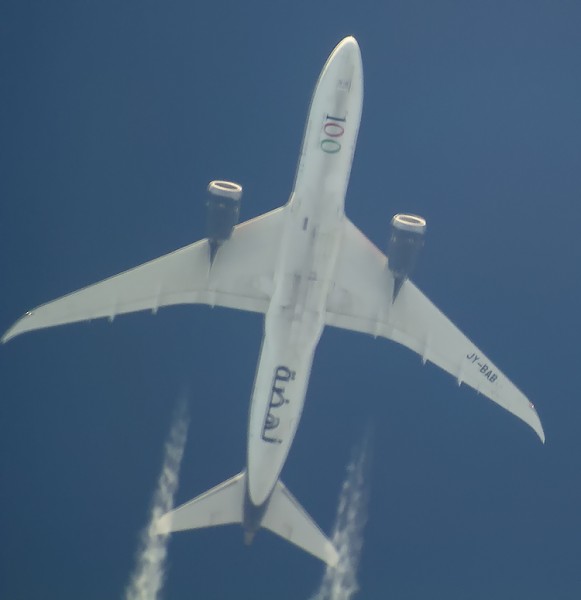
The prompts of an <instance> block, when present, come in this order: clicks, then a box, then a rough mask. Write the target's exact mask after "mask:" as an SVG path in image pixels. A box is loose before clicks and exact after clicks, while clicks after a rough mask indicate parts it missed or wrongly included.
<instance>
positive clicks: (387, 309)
mask: <svg viewBox="0 0 581 600" xmlns="http://www.w3.org/2000/svg"><path fill="white" fill-rule="evenodd" d="M392 290H393V277H392V275H391V273H390V271H389V270H388V268H387V258H386V256H385V255H384V254H383V253H382V252H381V251H380V250H378V248H377V247H376V246H374V245H373V244H372V242H370V241H369V240H368V239H367V238H366V237H365V235H364V234H363V233H361V231H360V230H359V229H358V228H357V227H356V226H355V225H354V224H353V223H351V221H349V220H348V219H347V218H346V219H345V221H344V227H343V237H342V241H341V247H340V251H339V256H338V260H337V264H336V269H335V275H334V283H333V286H332V289H331V292H330V293H329V297H328V300H327V314H326V324H327V325H331V326H334V327H340V328H343V329H350V330H353V331H360V332H362V333H368V334H371V335H373V336H381V337H385V338H387V339H390V340H393V341H394V342H397V343H399V344H402V345H404V346H407V347H408V348H410V349H411V350H413V351H414V352H417V353H418V354H419V355H420V356H421V357H422V360H423V361H424V362H426V361H430V362H432V363H434V364H435V365H438V366H439V367H440V368H442V369H443V370H444V371H447V372H448V373H450V374H451V375H452V376H453V377H455V378H456V380H457V381H458V384H460V383H466V384H467V385H469V386H470V387H472V388H474V389H475V390H476V391H477V392H479V393H481V394H483V395H484V396H486V397H488V398H490V399H491V400H492V401H494V402H496V403H497V404H499V405H500V406H502V407H503V408H505V409H506V410H508V411H509V412H511V413H513V414H514V415H516V416H517V417H519V418H520V419H522V420H523V421H524V422H525V423H527V424H528V425H529V426H530V427H532V428H533V429H534V430H535V432H536V433H537V434H538V436H539V437H540V438H541V440H542V441H543V442H544V441H545V435H544V432H543V427H542V425H541V422H540V419H539V417H538V415H537V412H536V411H535V408H534V406H533V404H532V403H531V402H530V401H529V400H528V399H527V397H526V396H525V395H524V394H523V393H522V392H521V391H520V390H519V389H518V388H517V387H516V386H515V385H514V384H513V383H512V382H511V381H510V380H509V379H508V377H506V375H504V374H503V373H502V372H501V371H500V369H498V367H497V366H496V365H495V364H494V363H493V362H492V361H491V360H490V359H489V358H488V357H487V356H485V355H484V353H483V352H481V351H480V350H479V349H478V348H477V347H476V346H475V345H474V344H473V343H472V342H471V341H470V340H469V339H468V338H467V337H466V336H465V335H464V334H463V333H462V332H461V331H460V330H459V329H458V328H457V327H456V326H455V325H454V324H453V323H452V322H451V321H450V320H449V319H448V318H447V317H446V316H445V315H444V314H443V313H442V312H440V310H438V308H436V307H435V306H434V305H433V304H432V302H430V300H429V299H428V298H426V296H425V295H424V294H423V293H422V292H421V291H420V290H419V289H418V288H417V287H416V286H415V285H414V284H413V283H412V282H411V281H409V280H407V281H406V282H405V283H404V284H403V286H402V288H401V290H400V292H399V294H398V296H397V298H396V300H395V302H394V303H393V304H392V302H391V298H392Z"/></svg>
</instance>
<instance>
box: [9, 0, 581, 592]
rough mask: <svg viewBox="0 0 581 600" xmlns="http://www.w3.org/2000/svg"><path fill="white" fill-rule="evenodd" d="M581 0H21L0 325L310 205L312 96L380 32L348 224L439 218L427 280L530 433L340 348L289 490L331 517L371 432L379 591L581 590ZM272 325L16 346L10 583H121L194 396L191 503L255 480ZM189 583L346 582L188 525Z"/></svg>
mask: <svg viewBox="0 0 581 600" xmlns="http://www.w3.org/2000/svg"><path fill="white" fill-rule="evenodd" d="M580 19H581V6H580V5H579V3H578V2H575V1H573V0H571V1H567V0H546V1H539V0H530V1H526V2H525V1H515V0H503V1H494V0H493V1H489V2H472V1H469V2H466V1H460V0H448V1H432V0H429V1H428V0H416V1H413V0H406V1H403V0H402V1H398V2H395V1H386V2H370V1H369V2H367V1H363V2H359V3H355V2H344V1H342V0H339V1H337V2H295V3H292V4H291V3H285V2H281V3H273V2H262V1H256V2H248V3H240V2H215V3H202V2H186V1H178V0H176V1H173V2H163V3H162V2H154V1H152V0H143V1H140V2H132V1H131V2H124V3H118V2H111V1H108V0H104V1H100V2H96V1H92V0H89V1H87V2H83V3H79V2H73V1H61V2H59V3H44V2H26V1H18V2H16V1H9V0H5V1H4V2H3V3H2V4H1V5H0V97H1V98H2V104H1V106H2V110H1V111H0V152H1V159H0V197H1V202H0V273H1V275H2V281H3V293H2V296H1V301H0V319H1V322H0V329H3V330H4V329H6V328H8V326H9V325H10V324H11V323H12V322H13V321H14V320H15V319H16V318H17V317H19V316H20V315H21V314H22V313H23V312H24V311H25V310H27V309H29V308H31V307H33V306H35V305H37V304H40V303H43V302H45V301H47V300H49V299H52V298H55V297H57V296H60V295H62V294H64V293H66V292H69V291H72V290H74V289H77V288H79V287H81V286H84V285H86V284H88V283H92V282H94V281H97V280H99V279H101V278H103V277H106V276H108V275H111V274H114V273H117V272H119V271H122V270H124V269H126V268H129V267H131V266H134V265H137V264H139V263H141V262H144V261H146V260H149V259H152V258H154V257H156V256H158V255H161V254H163V253H166V252H168V251H171V250H173V249H175V248H177V247H180V246H182V245H185V244H187V243H190V242H192V241H195V240H197V239H199V238H201V237H203V236H204V216H205V215H204V206H203V199H204V190H205V186H206V185H207V182H208V181H209V180H210V179H216V178H225V179H232V180H234V181H240V182H241V183H242V184H243V185H244V187H245V196H244V199H243V206H242V215H241V216H242V218H243V219H247V218H251V217H253V216H255V215H257V214H260V213H262V212H264V211H266V210H269V209H271V208H274V207H276V206H278V205H281V204H283V203H285V202H286V200H287V199H288V196H289V193H290V190H291V186H292V182H293V178H294V172H295V167H296V161H297V157H298V152H299V148H300V142H301V137H302V133H303V127H304V120H305V118H306V112H307V108H308V104H309V99H310V95H311V92H312V89H313V86H314V84H315V81H316V78H317V75H318V73H319V71H320V69H321V67H322V65H323V63H324V61H325V59H326V57H327V56H328V54H329V53H330V51H331V50H332V48H333V47H334V46H335V44H336V43H337V42H338V41H339V40H340V39H341V38H342V37H344V36H345V35H349V34H352V35H355V36H356V37H357V39H358V41H359V44H360V47H361V52H362V56H363V67H364V77H365V102H364V108H363V120H362V124H361V129H360V135H359V142H358V148H357V152H356V156H355V163H354V167H353V171H352V178H351V183H350V187H349V191H348V195H347V199H346V212H347V214H348V216H349V217H350V218H351V219H352V220H353V221H354V222H355V224H356V225H357V226H359V227H360V228H361V229H362V230H363V231H364V232H365V233H366V234H367V235H368V236H369V237H370V239H372V240H373V241H374V242H375V243H376V244H377V245H378V246H380V247H382V248H384V247H385V244H386V240H387V234H388V226H389V221H390V219H391V217H392V215H393V214H394V213H396V212H401V211H406V212H415V213H418V214H421V215H423V216H425V217H426V219H427V221H428V228H429V230H428V239H427V243H426V246H425V249H424V253H423V256H422V257H421V261H420V265H419V267H418V269H417V273H416V275H415V281H416V283H417V284H418V286H419V287H420V288H421V289H422V290H423V291H424V292H425V293H426V294H427V295H428V296H429V297H430V298H431V299H432V300H433V301H434V302H435V303H436V304H437V305H438V306H439V307H440V308H441V309H442V310H443V311H444V312H445V313H446V314H447V315H448V316H450V317H451V318H452V320H453V321H454V322H455V323H457V324H458V325H459V326H460V327H461V328H462V329H463V330H464V331H465V332H466V333H467V334H468V335H469V336H470V337H471V338H472V339H473V340H474V341H475V342H476V343H477V344H478V346H479V347H480V348H482V350H483V351H484V352H486V353H487V354H488V355H489V356H490V357H491V358H492V359H493V360H494V361H495V362H496V363H497V364H498V365H499V366H500V367H501V368H502V369H503V371H504V372H505V373H506V374H507V375H508V376H509V377H511V378H512V379H513V381H514V382H515V383H516V384H517V385H518V386H519V387H520V388H522V389H523V391H524V392H525V393H526V394H527V395H529V396H530V398H531V399H532V400H533V402H534V403H535V404H536V406H537V409H538V412H539V415H540V417H541V419H542V421H543V424H544V427H545V432H546V435H547V443H546V445H545V446H544V447H543V446H542V445H541V444H540V442H539V441H538V439H537V438H536V436H535V434H534V433H533V432H532V430H530V429H529V428H528V427H527V426H526V425H524V424H522V423H521V422H519V421H518V420H517V419H516V418H514V417H512V416H511V415H510V414H508V413H506V412H504V411H502V410H501V409H499V408H498V407H497V406H495V405H493V404H492V403H491V402H489V401H487V400H486V399H484V398H482V397H479V396H477V395H476V394H475V393H474V392H472V391H471V390H470V389H468V388H464V387H462V388H458V387H457V386H456V384H455V382H454V381H453V380H452V379H451V378H450V377H449V376H447V375H446V374H444V373H442V372H440V371H439V370H438V369H437V368H435V367H434V366H430V365H428V366H426V367H422V366H421V361H420V360H419V358H418V357H417V356H415V355H413V354H412V353H411V352H409V351H408V350H406V349H403V348H400V347H398V346H396V345H394V344H391V343H388V342H386V341H380V340H373V339H372V338H368V337H365V336H360V335H356V334H351V333H348V332H343V331H337V330H330V329H329V330H326V331H325V333H324V335H323V338H322V340H321V343H320V345H319V349H318V352H317V356H316V358H315V363H314V367H313V373H312V378H311V384H310V388H309V392H308V396H307V403H306V407H305V412H304V416H303V421H302V423H301V427H300V428H299V432H298V434H297V437H296V440H295V444H294V447H293V449H292V451H291V454H290V457H289V461H288V463H287V465H286V467H285V470H284V472H283V479H284V481H285V483H286V484H287V486H288V487H289V488H290V489H291V490H292V491H293V493H294V494H295V495H296V496H297V498H298V499H299V500H300V501H301V503H302V504H303V505H304V506H305V508H306V509H307V510H308V511H309V512H310V513H311V514H312V516H313V517H314V518H315V520H316V521H317V522H319V523H320V524H321V526H322V527H323V528H324V529H325V530H327V531H329V530H330V529H331V527H332V524H333V519H334V515H335V510H336V502H337V497H338V493H339V490H340V487H341V482H342V480H343V477H344V469H345V465H346V463H347V461H348V459H349V456H350V453H351V448H352V446H353V445H354V444H355V443H357V442H358V441H359V440H360V439H361V437H362V435H363V432H364V431H365V430H366V428H367V427H368V425H369V424H370V423H371V424H372V427H373V430H374V439H373V463H372V467H371V469H370V472H369V483H370V487H371V499H370V504H369V524H368V527H367V530H366V534H365V546H364V550H363V556H362V561H361V566H360V571H359V581H360V586H361V592H360V596H359V597H361V598H365V599H375V598H393V599H394V600H419V599H420V598H422V599H423V598H426V597H430V598H446V599H450V598H451V599H455V598H458V599H461V598H462V599H464V598H470V599H474V600H480V599H484V598H490V597H494V598H496V599H498V600H505V599H513V598H523V597H526V598H528V599H529V600H536V599H537V598H546V597H550V598H555V599H557V600H561V599H564V600H568V599H569V598H571V599H573V598H578V597H579V593H580V592H581V569H580V564H579V560H580V557H581V542H580V538H581V512H580V511H579V510H578V506H579V505H580V502H581V483H580V481H579V477H580V475H579V474H580V473H581V436H580V432H581V403H580V402H579V391H578V384H577V377H576V375H577V372H578V369H579V368H578V364H577V363H578V358H577V354H578V352H577V350H576V346H577V342H576V340H577V337H578V333H579V329H580V324H581V323H580V321H581V319H580V317H579V312H578V307H579V305H580V304H581V286H580V283H579V264H580V261H581V250H580V245H579V243H578V223H579V217H580V216H581V208H580V206H581V203H580V201H581V168H580V165H581V116H580V111H579V106H581V77H580V75H579V74H580V73H581V40H580V37H579V22H580ZM261 334H262V324H261V319H260V318H259V317H258V316H257V315H250V314H244V313H238V312H233V311H226V310H221V309H214V310H210V309H208V308H206V307H178V308H172V309H166V310H162V311H160V312H159V314H158V315H157V316H155V317H152V316H151V315H148V314H137V315H130V316H126V317H120V318H119V319H117V320H115V322H114V323H113V324H112V325H111V324H109V323H107V322H93V323H91V324H89V325H87V324H80V325H75V326H69V327H64V328H59V329H53V330H47V331H44V332H38V333H34V334H28V335H25V336H22V337H19V338H17V339H15V340H14V341H12V342H11V343H10V344H8V345H6V346H4V347H2V348H0V381H1V382H2V392H1V402H0V477H1V479H2V485H1V486H0V531H2V535H3V544H2V549H1V550H0V565H1V566H0V597H1V598H7V599H10V600H20V599H24V600H27V599H32V598H57V597H58V598H61V599H67V598H79V597H82V598H84V599H86V600H92V599H96V600H97V599H99V600H101V599H103V598H114V597H121V596H122V594H123V590H124V587H125V585H126V583H127V579H128V576H129V572H130V571H131V568H132V566H133V562H134V553H135V549H136V546H137V538H138V535H139V531H140V530H141V528H142V527H143V526H144V524H145V523H146V521H147V517H148V511H149V504H150V501H151V497H152V494H153V491H154V488H155V485H156V480H157V476H158V472H159V469H160V466H161V462H162V449H163V444H164V441H165V439H166V436H167V433H168V430H169V427H170V421H171V415H172V411H173V408H174V406H175V404H176V400H177V398H178V396H179V395H180V394H182V393H184V392H185V393H186V394H187V396H188V398H189V407H190V417H191V423H190V433H189V439H188V442H187V445H186V448H185V454H184V461H183V465H182V478H181V482H180V488H179V491H178V495H177V501H178V502H181V501H185V500H187V499H189V498H191V497H193V496H194V495H196V494H198V493H200V492H202V491H204V490H205V489H207V488H208V487H210V486H212V485H214V484H217V483H219V482H221V481H222V480H224V479H226V478H227V477H229V476H231V475H233V474H235V473H237V472H238V471H239V470H240V469H241V468H242V466H243V462H244V453H245V435H246V420H247V410H248V398H249V395H250V390H251V386H252V381H253V377H254V369H255V364H256V359H257V356H258V351H259V347H260V340H261ZM169 557H170V561H169V562H170V565H169V568H170V570H169V576H168V581H167V586H166V597H167V598H172V599H179V598H191V597H200V598H235V597H241V598H267V597H272V596H273V595H274V594H276V595H277V597H278V598H279V599H280V600H286V599H301V598H308V597H309V595H310V594H311V593H312V592H313V591H314V590H315V589H316V588H317V586H318V583H319V581H320V578H321V575H322V571H323V568H322V566H321V565H320V564H319V563H318V562H317V561H316V560H314V559H312V558H310V557H309V556H307V555H305V554H303V553H301V552H299V551H298V550H296V549H295V548H293V547H292V546H290V545H288V544H286V543H285V542H283V541H281V540H278V539H276V538H274V537H273V536H271V535H270V534H268V533H267V532H264V533H262V534H260V535H259V536H258V538H257V540H256V542H255V544H254V545H253V547H252V548H251V549H250V550H249V549H247V548H245V547H244V546H243V544H242V533H241V531H240V530H239V529H237V528H235V527H232V528H223V529H216V530H207V531H199V532H192V533H187V534H182V535H178V536H175V538H174V539H173V540H172V542H171V545H170V549H169Z"/></svg>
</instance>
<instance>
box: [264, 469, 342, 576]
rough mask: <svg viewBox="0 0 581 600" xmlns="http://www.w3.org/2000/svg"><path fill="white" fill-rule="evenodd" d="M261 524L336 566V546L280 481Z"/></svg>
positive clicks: (337, 557)
mask: <svg viewBox="0 0 581 600" xmlns="http://www.w3.org/2000/svg"><path fill="white" fill-rule="evenodd" d="M261 525H262V527H265V528H266V529H270V531H272V532H273V533H276V534H277V535H279V536H280V537H282V538H284V539H285V540H287V541H289V542H291V543H292V544H295V545H296V546H298V547H299V548H302V549H303V550H305V551H306V552H309V553H310V554H312V555H313V556H316V557H317V558H319V559H321V560H322V561H323V562H325V563H327V564H328V565H329V566H331V567H334V566H336V565H337V561H338V560H339V555H338V554H337V550H336V549H335V546H333V544H332V543H331V541H330V540H329V539H328V538H327V537H326V536H325V534H324V533H323V532H322V531H321V530H320V529H319V527H318V525H317V524H316V523H315V522H314V521H313V519H311V517H310V516H309V515H308V514H307V513H306V511H305V509H304V508H303V507H302V506H301V505H300V504H299V503H298V501H297V500H296V499H295V497H294V496H293V495H292V494H291V493H290V492H289V491H288V490H287V488H286V486H285V485H284V483H282V481H278V482H277V484H276V486H275V488H274V491H273V493H272V497H271V499H270V503H269V505H268V509H267V511H266V514H265V515H264V519H263V521H262V524H261Z"/></svg>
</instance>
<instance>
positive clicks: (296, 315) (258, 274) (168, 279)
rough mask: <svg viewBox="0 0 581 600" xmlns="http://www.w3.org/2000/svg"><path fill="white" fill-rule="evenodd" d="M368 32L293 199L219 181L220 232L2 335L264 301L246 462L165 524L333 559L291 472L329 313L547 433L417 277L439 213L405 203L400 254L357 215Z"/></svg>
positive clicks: (319, 129) (308, 136) (395, 229)
mask: <svg viewBox="0 0 581 600" xmlns="http://www.w3.org/2000/svg"><path fill="white" fill-rule="evenodd" d="M362 102H363V68H362V62H361V53H360V50H359V46H358V44H357V41H356V40H355V38H353V37H346V38H345V39H343V40H342V41H341V42H340V43H339V44H338V45H337V46H336V48H335V49H334V50H333V52H332V53H331V55H330V56H329V58H328V59H327V61H326V63H325V65H324V67H323V70H322V71H321V74H320V76H319V79H318V81H317V84H316V86H315V90H314V93H313V96H312V100H311V104H310V108H309V113H308V119H307V123H306V128H305V133H304V138H303V143H302V149H301V153H300V159H299V163H298V168H297V173H296V178H295V182H294V187H293V190H292V193H291V195H290V199H289V200H288V202H287V203H286V204H285V205H284V206H282V207H280V208H276V209H275V210H272V211H271V212H268V213H266V214H263V215H261V216H259V217H257V218H254V219H251V220H249V221H246V222H244V223H241V224H238V217H239V210H240V201H241V197H242V186H240V185H239V184H237V183H233V182H229V181H218V180H216V181H212V182H210V184H209V187H208V192H209V193H208V199H207V204H206V206H207V238H205V239H203V240H201V241H198V242H196V243H194V244H191V245H188V246H185V247H183V248H181V249H179V250H176V251H175V252H172V253H170V254H167V255H165V256H162V257H160V258H157V259H155V260H152V261H150V262H147V263H145V264H142V265H140V266H138V267H136V268H134V269H131V270H128V271H125V272H123V273H121V274H119V275H115V276H114V277H111V278H109V279H105V280H103V281H101V282H99V283H96V284H94V285H90V286H88V287H85V288H83V289H81V290H78V291H76V292H73V293H71V294H68V295H66V296H63V297H61V298H59V299H57V300H54V301H52V302H49V303H47V304H43V305H41V306H39V307H38V308H35V309H33V310H30V311H28V312H27V313H26V314H25V315H24V316H23V317H22V318H21V319H20V320H18V321H17V322H16V323H15V324H14V325H13V326H12V327H11V328H10V329H9V330H8V331H7V332H6V333H5V334H4V336H3V337H2V340H1V341H2V342H7V341H8V340H10V339H11V338H13V337H14V336H16V335H19V334H21V333H24V332H27V331H32V330H36V329H42V328H45V327H53V326H56V325H62V324H65V323H72V322H78V321H84V320H90V319H95V318H99V317H108V318H109V319H110V320H112V319H113V318H114V317H115V316H116V315H119V314H123V313H129V312H134V311H141V310H151V311H152V313H156V312H157V310H158V309H159V308H161V307H164V306H170V305H175V304H199V303H201V304H207V305H210V306H221V307H227V308H233V309H239V310H245V311H252V312H257V313H262V314H263V315H264V316H265V317H264V337H263V341H262V349H261V352H260V358H259V362H258V367H257V371H256V376H255V381H254V386H253V390H252V396H251V401H250V412H249V420H248V442H247V462H246V467H245V469H244V470H243V471H242V472H241V473H239V474H238V475H235V476H234V477H232V478H230V479H228V480H227V481H225V482H224V483H222V484H220V485H218V486H216V487H214V488H213V489H211V490H209V491H207V492H205V493H204V494H201V495H200V496H198V497H196V498H194V499H193V500H191V501H190V502H187V503H186V504H183V505H182V506H179V507H178V508H176V509H174V510H173V511H170V512H168V513H167V514H165V515H164V516H162V517H161V518H160V519H159V521H158V522H157V531H158V532H159V533H160V534H163V533H165V534H168V533H170V532H174V531H180V530H186V529H195V528H201V527H207V526H213V525H225V524H230V523H239V524H241V525H242V527H243V529H244V538H245V541H246V543H250V542H251V541H252V539H253V537H254V535H255V533H256V532H257V531H258V529H260V528H266V529H269V530H270V531H272V532H274V533H275V534H278V535H279V536H281V537H282V538H285V539H286V540H288V541H290V542H292V543H293V544H295V545H297V546H299V547H300V548H302V549H304V550H305V551H307V552H309V553H311V554H312V555H314V556H315V557H317V558H319V559H321V560H322V561H324V562H325V563H327V565H329V566H335V565H337V561H338V553H337V549H336V548H335V546H334V545H333V543H332V542H331V541H330V540H329V539H328V537H327V536H326V535H325V534H324V533H323V532H322V531H321V530H320V529H319V527H318V526H317V525H316V523H315V522H314V521H313V520H312V519H311V517H310V516H309V515H308V514H307V512H306V511H305V510H304V509H303V508H302V507H301V505H300V504H299V503H298V501H297V500H296V499H295V498H294V497H293V495H292V494H291V493H290V492H289V491H288V490H287V488H286V487H285V485H284V484H283V483H282V481H281V480H280V478H279V477H280V474H281V471H282V468H283V465H284V464H285V461H286V459H287V456H288V453H289V449H290V447H291V444H292V441H293V439H294V436H295V433H296V430H297V427H298V424H299V421H300V418H301V412H302V408H303V404H304V401H305V395H306V392H307V384H308V381H309V375H310V372H311V367H312V364H313V358H314V354H315V349H316V347H317V344H318V342H319V339H320V337H321V334H322V332H323V329H324V328H325V326H326V325H330V326H332V327H338V328H342V329H347V330H352V331H358V332H362V333H366V334H370V335H372V336H374V337H377V336H380V337H383V338H387V339H389V340H392V341H395V342H397V343H399V344H401V345H403V346H406V347H408V348H410V349H411V350H412V351H414V352H416V353H418V354H419V355H420V356H421V358H422V361H423V363H424V364H425V363H426V362H427V361H430V362H432V363H434V364H436V365H437V366H439V367H440V368H442V369H443V370H444V371H447V372H448V373H450V374H451V375H452V376H453V377H454V378H455V379H456V380H457V383H458V385H460V384H462V383H465V384H467V385H469V386H470V387H472V388H473V389H475V390H476V391H477V392H479V393H480V394H483V395H484V396H486V397H488V398H489V399H491V400H492V401H494V402H496V403H497V404H499V405H500V406H501V407H503V408H505V409H506V410H508V411H509V412H511V413H513V414H514V415H516V416H517V417H519V418H520V419H522V420H523V421H524V422H525V423H527V424H528V425H529V426H530V427H531V428H532V429H533V430H534V431H535V432H536V433H537V435H538V436H539V437H540V439H541V441H542V442H544V440H545V436H544V432H543V427H542V425H541V421H540V419H539V417H538V415H537V412H536V410H535V407H534V406H533V404H532V403H531V402H530V401H529V400H528V399H527V397H526V396H525V395H524V394H523V393H522V392H521V391H520V390H519V389H518V388H517V387H516V386H515V385H514V384H513V383H512V382H511V381H510V380H509V379H508V378H507V377H506V376H505V375H504V374H503V373H502V372H501V371H500V370H499V369H498V367H497V366H496V365H495V364H494V363H493V362H492V361H491V360H490V359H489V358H488V357H487V356H485V355H484V353H482V352H481V351H480V350H479V349H478V348H477V347H476V346H475V345H474V344H473V343H472V342H471V341H470V340H469V339H468V338H467V337H466V336H465V335H464V334H463V333H462V332H461V331H460V330H459V329H458V328H457V327H456V326H455V325H454V324H453V323H452V322H451V321H450V320H449V319H448V318H447V317H446V316H444V314H443V313H442V312H440V310H438V308H436V307H435V306H434V305H433V304H432V303H431V302H430V300H428V298H427V297H426V296H425V295H424V294H423V293H422V292H421V291H420V290H419V289H418V288H417V287H416V286H415V285H414V283H412V281H411V280H410V275H411V273H412V270H413V268H414V265H415V263H416V261H417V258H418V255H419V253H420V251H421V249H422V246H423V244H424V235H425V231H426V221H425V219H423V218H422V217H420V216H417V215H407V214H397V215H395V216H394V217H393V219H392V222H391V234H390V238H389V242H388V248H387V253H386V254H387V255H386V254H384V253H383V252H381V250H379V249H378V248H377V247H376V246H375V245H374V244H373V243H372V242H371V241H369V240H368V239H367V237H366V236H365V235H364V234H363V233H362V232H361V231H360V230H359V229H358V228H357V227H356V226H355V225H354V224H353V223H352V222H351V221H350V220H349V219H348V218H347V217H346V216H345V212H344V200H345V195H346V191H347V185H348V182H349V176H350V172H351V164H352V160H353V154H354V151H355V144H356V140H357V134H358V129H359V123H360V118H361V109H362Z"/></svg>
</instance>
